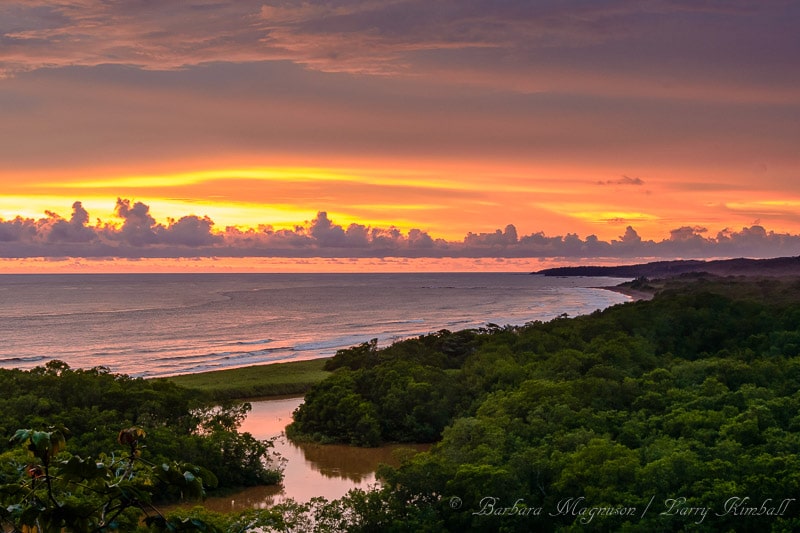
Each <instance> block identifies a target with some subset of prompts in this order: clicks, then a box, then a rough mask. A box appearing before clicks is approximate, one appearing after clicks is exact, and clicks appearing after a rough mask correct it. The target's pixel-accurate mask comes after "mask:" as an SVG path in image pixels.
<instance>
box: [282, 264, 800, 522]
mask: <svg viewBox="0 0 800 533" xmlns="http://www.w3.org/2000/svg"><path fill="white" fill-rule="evenodd" d="M330 367H331V369H334V368H336V371H335V372H334V374H333V375H332V376H331V377H330V378H328V379H327V380H326V381H324V382H322V383H321V384H320V385H318V386H317V387H315V389H314V390H312V391H311V392H309V394H308V396H307V401H306V403H305V404H304V405H303V406H301V407H300V408H299V409H298V411H297V412H296V415H295V420H296V422H295V423H294V425H293V426H292V428H291V429H292V434H293V435H296V436H301V437H305V438H309V437H311V438H317V439H322V440H328V441H340V442H350V443H357V444H362V445H372V444H376V443H378V442H381V441H384V440H405V439H411V440H435V439H441V440H440V442H439V443H438V444H437V445H436V446H435V447H434V448H433V450H432V451H431V452H429V453H424V454H420V455H418V456H416V457H415V458H414V459H412V460H410V461H408V462H406V463H405V464H404V465H403V466H402V467H400V468H399V469H391V468H386V469H384V470H382V471H381V475H382V477H383V479H384V482H385V484H384V488H383V489H381V490H380V491H379V492H375V493H371V494H368V495H366V496H365V498H366V501H369V502H371V507H369V509H370V510H369V512H367V513H365V514H363V515H362V517H361V519H359V520H360V521H357V522H354V523H351V524H350V526H348V529H350V530H364V531H366V530H384V529H383V528H384V526H386V528H388V529H387V530H392V529H394V530H397V531H410V530H425V529H426V528H427V529H428V530H449V531H498V530H503V531H530V530H538V531H552V530H560V529H562V528H573V527H574V528H577V529H578V530H586V531H595V530H596V531H609V530H625V531H679V530H684V529H691V530H693V531H728V530H732V531H764V530H770V529H772V530H775V531H792V530H797V529H798V528H800V518H799V517H800V513H799V512H798V511H800V502H799V501H798V498H799V497H798V496H797V495H798V494H800V459H799V458H798V456H797V452H798V450H800V415H799V414H798V413H800V282H798V281H797V280H795V279H782V280H775V279H773V280H757V281H752V280H749V281H744V280H736V279H716V278H708V279H706V278H704V277H702V276H701V277H700V279H694V278H691V279H688V278H683V279H680V280H677V281H675V282H673V283H672V284H667V285H666V288H665V289H664V290H662V291H661V292H660V293H659V294H658V295H657V296H656V297H655V298H654V299H653V300H651V301H642V302H637V303H634V304H625V305H620V306H615V307H613V308H610V309H607V310H605V311H602V312H597V313H594V314H592V315H590V316H585V317H578V318H573V319H568V318H560V319H556V320H553V321H551V322H548V323H533V324H529V325H527V326H525V327H518V328H517V327H513V328H512V327H506V328H499V327H495V326H490V327H489V328H486V329H484V330H481V331H469V332H459V333H450V332H446V331H443V332H439V333H437V334H434V335H428V336H426V337H422V338H420V339H414V340H410V341H405V342H401V343H397V344H395V345H393V346H391V347H389V348H386V349H383V350H378V349H377V348H376V347H375V346H374V345H371V344H369V343H368V344H365V345H362V346H360V347H356V348H354V349H351V350H346V351H342V352H340V353H339V354H337V356H336V357H335V358H334V359H333V360H332V361H331V362H330ZM349 505H351V509H352V505H354V503H353V502H352V501H351V502H350V504H349ZM387 524H390V525H387ZM379 525H380V527H379Z"/></svg>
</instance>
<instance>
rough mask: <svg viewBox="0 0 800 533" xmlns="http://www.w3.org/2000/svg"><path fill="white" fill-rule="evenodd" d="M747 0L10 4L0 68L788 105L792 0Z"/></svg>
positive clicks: (12, 0)
mask: <svg viewBox="0 0 800 533" xmlns="http://www.w3.org/2000/svg"><path fill="white" fill-rule="evenodd" d="M748 4H749V5H744V6H741V5H738V4H737V5H731V6H728V3H726V8H725V9H721V8H720V6H719V3H709V2H702V3H698V2H670V1H655V2H632V1H626V0H618V1H614V2H603V3H599V2H578V1H572V2H531V1H529V0H507V1H504V2H490V1H470V2H461V1H456V0H444V1H440V2H430V1H429V0H367V1H352V0H333V1H322V0H316V1H315V0H312V1H304V2H296V1H293V0H237V1H235V2H211V1H185V2H107V1H102V0H72V1H71V2H46V1H43V0H7V1H5V2H3V6H2V7H0V76H2V73H3V72H5V75H6V76H11V75H14V74H15V73H19V72H24V71H30V70H36V69H42V68H62V67H73V66H88V67H95V66H98V65H108V64H114V65H125V66H132V67H136V68H141V69H147V70H180V69H185V68H187V67H191V66H197V65H207V64H211V63H219V62H228V63H244V62H264V61H290V62H293V63H295V64H298V65H302V66H304V67H305V68H308V69H312V70H318V71H323V72H347V73H351V74H353V73H355V74H370V75H381V76H386V75H403V76H409V77H419V76H428V77H433V78H438V79H439V80H440V81H441V80H443V79H448V78H457V79H458V81H459V82H465V81H469V82H471V83H477V84H489V85H493V86H503V87H509V86H516V87H517V88H518V89H519V90H521V91H522V92H531V91H533V92H539V91H550V90H553V89H555V88H558V89H564V88H567V89H568V90H570V91H575V90H576V87H581V91H587V90H589V91H596V90H601V91H602V92H609V91H608V89H609V87H613V91H616V92H620V91H622V90H627V91H630V90H631V88H632V87H635V86H637V85H638V86H644V85H646V86H647V87H648V88H649V89H650V92H651V94H654V91H658V92H659V93H660V94H662V95H663V96H666V97H674V96H675V95H676V93H680V94H683V95H685V96H689V95H697V93H698V91H700V92H705V93H707V95H708V96H713V97H714V98H715V101H718V99H719V98H721V97H723V96H725V95H733V94H734V93H736V96H737V97H740V98H750V97H751V96H752V92H753V89H754V88H755V89H757V90H758V91H762V92H763V91H772V92H774V93H775V94H778V95H781V96H780V97H781V98H782V99H783V100H784V101H786V99H787V98H792V97H793V92H791V91H790V90H793V89H794V87H793V86H792V84H794V83H795V82H796V81H797V79H796V77H795V76H794V75H793V74H792V71H793V69H791V66H792V65H793V58H794V57H796V53H793V52H796V51H797V50H796V41H795V40H794V39H793V34H792V32H791V31H790V30H789V31H786V32H764V31H763V30H760V28H764V27H772V26H777V27H781V25H782V24H783V21H784V20H786V17H787V16H788V15H789V13H790V11H789V10H790V9H791V6H790V5H788V4H787V3H785V2H780V1H779V0H775V1H766V0H765V1H763V2H758V3H752V2H750V3H748ZM709 19H710V22H709ZM754 20H755V21H757V23H753V21H754ZM677 32H680V35H681V39H680V40H679V41H676V39H675V35H676V33H677ZM709 43H714V44H716V46H709ZM708 65H714V66H713V69H709V67H708ZM442 69H446V72H447V76H442V72H444V71H443V70H442ZM751 70H754V71H757V72H761V73H762V74H763V75H762V76H761V77H760V78H758V79H756V78H753V79H751V80H749V81H748V82H747V83H743V80H742V76H741V73H742V72H746V71H751ZM525 73H529V74H525ZM576 76H577V78H576ZM734 83H735V85H736V86H734ZM726 85H727V90H726V91H720V90H719V89H720V88H721V87H725V86H726ZM711 86H713V87H711ZM709 89H714V90H713V91H710V92H709Z"/></svg>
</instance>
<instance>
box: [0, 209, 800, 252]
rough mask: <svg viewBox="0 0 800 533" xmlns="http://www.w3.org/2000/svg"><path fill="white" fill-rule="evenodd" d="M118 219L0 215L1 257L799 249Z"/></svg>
mask: <svg viewBox="0 0 800 533" xmlns="http://www.w3.org/2000/svg"><path fill="white" fill-rule="evenodd" d="M115 213H116V216H117V218H118V220H117V221H105V222H103V221H100V220H98V221H97V223H96V224H95V225H93V226H92V225H89V220H90V217H89V213H88V212H86V210H85V209H84V208H83V205H82V204H81V202H75V203H74V204H73V206H72V215H71V217H70V218H69V219H68V220H67V219H64V218H62V217H60V216H59V215H57V214H55V213H51V212H47V213H46V214H45V216H44V217H42V218H40V219H31V218H22V217H16V218H14V219H11V220H3V219H0V257H5V258H26V257H123V258H146V257H297V258H302V257H340V258H360V257H431V258H440V257H466V258H481V257H508V258H528V257H529V258H560V259H571V260H578V259H592V258H618V259H625V258H640V257H648V258H663V259H670V258H711V257H713V258H718V257H776V256H791V255H800V235H792V234H788V233H776V232H774V231H769V230H767V229H766V228H764V227H763V226H760V225H753V226H750V227H744V228H741V229H739V230H735V229H731V228H725V229H723V230H722V231H719V232H718V233H717V234H716V235H711V234H710V232H709V231H708V229H707V228H703V227H699V226H682V227H678V228H674V229H672V230H671V231H670V232H669V236H668V237H667V238H665V239H663V240H660V241H654V240H645V239H643V238H642V237H641V236H640V235H639V234H638V233H637V231H636V230H635V229H634V228H633V227H632V226H628V227H627V228H626V229H625V232H624V233H623V234H622V235H620V236H619V237H618V238H616V239H611V240H608V241H604V240H601V239H599V238H598V237H597V236H596V235H588V236H586V237H581V236H579V235H578V234H575V233H567V234H565V235H556V236H548V235H546V234H544V232H536V233H532V234H529V235H519V234H518V232H517V229H516V227H515V226H514V225H513V224H509V225H507V226H506V227H505V228H504V229H503V230H500V229H497V230H496V231H494V232H488V233H472V232H470V233H468V234H467V235H466V236H465V237H464V239H463V240H462V241H445V240H443V239H437V238H434V237H432V236H431V235H429V234H428V233H427V232H425V231H423V230H421V229H418V228H417V229H411V230H409V231H408V232H403V231H401V230H399V229H398V228H396V227H388V228H381V227H372V226H367V225H363V224H355V223H354V224H350V225H349V226H347V227H344V226H342V225H340V224H337V223H336V221H335V220H333V219H331V218H330V217H329V216H328V213H327V212H325V211H320V212H319V213H317V215H316V217H315V218H314V219H313V220H308V221H305V222H304V223H302V224H298V225H296V226H295V227H293V228H291V229H275V228H274V227H272V226H271V225H268V224H264V225H260V226H258V227H255V228H238V227H227V228H224V229H217V228H215V226H214V221H213V220H211V219H210V218H209V217H207V216H196V215H188V216H183V217H180V218H178V219H174V218H170V219H168V220H167V223H166V224H162V223H159V222H157V221H156V220H155V219H154V218H153V216H152V215H151V214H150V208H149V206H148V205H147V204H145V203H143V202H131V201H130V200H128V199H122V198H120V199H118V200H117V203H116V209H115Z"/></svg>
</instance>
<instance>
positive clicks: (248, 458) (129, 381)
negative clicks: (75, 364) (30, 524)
mask: <svg viewBox="0 0 800 533" xmlns="http://www.w3.org/2000/svg"><path fill="white" fill-rule="evenodd" d="M207 401H208V399H207V398H206V397H205V396H204V395H203V394H202V393H199V392H196V391H190V390H187V389H183V388H181V387H178V386H177V385H175V384H173V383H170V382H168V381H165V380H143V379H134V378H130V377H128V376H125V375H117V374H111V373H110V372H108V370H107V369H104V368H94V369H90V370H73V369H70V368H69V366H67V365H66V364H65V363H63V362H60V361H51V362H49V363H47V365H45V366H44V367H37V368H35V369H33V370H30V371H21V370H0V435H7V436H8V437H10V436H12V435H14V434H15V431H17V429H19V428H31V429H30V430H27V431H29V433H28V434H27V435H28V438H33V437H32V436H35V435H43V434H45V433H48V432H51V431H53V430H52V429H50V428H62V429H60V430H59V433H58V434H60V435H61V436H62V438H63V439H64V440H65V444H66V445H67V446H68V448H69V451H70V452H71V453H72V454H74V455H75V456H76V457H81V458H88V457H94V458H101V457H103V456H104V455H108V454H111V453H112V452H114V451H115V450H118V447H119V442H117V440H116V436H117V435H118V433H119V429H120V428H121V427H139V428H141V429H142V431H144V432H146V434H147V446H146V448H144V449H143V450H141V451H142V459H146V460H147V461H149V462H150V463H152V464H156V465H162V464H168V465H169V464H173V463H179V464H191V465H194V466H195V467H197V468H199V469H202V471H203V472H205V473H206V474H205V475H204V476H202V477H203V479H204V480H205V481H206V483H205V485H206V487H207V488H209V487H210V488H213V487H215V486H219V487H220V488H230V487H238V486H243V485H256V484H274V483H277V482H279V481H280V479H281V475H282V474H281V469H280V466H279V465H278V463H277V462H276V461H274V460H273V458H272V456H271V448H272V443H271V442H268V441H259V440H257V439H255V438H254V437H253V436H252V435H250V434H249V433H239V432H238V430H237V428H238V427H239V425H240V423H241V422H242V420H243V419H244V417H245V416H246V415H247V412H248V411H249V409H250V405H249V404H246V403H244V404H242V403H229V404H223V405H219V406H214V407H209V406H208V405H209V404H208V403H207ZM55 434H56V433H54V435H55ZM17 435H22V434H19V433H18V434H17ZM20 438H22V437H18V438H17V439H12V440H11V441H7V440H6V439H2V440H0V483H15V482H16V481H17V479H18V476H19V474H20V472H19V468H18V465H19V464H20V462H21V461H23V460H24V458H21V457H20V455H19V454H20V451H19V448H18V444H19V441H20ZM38 438H44V437H38ZM23 440H24V439H23ZM56 448H59V449H60V448H63V446H61V445H59V446H56ZM98 461H99V462H103V463H105V464H107V465H108V464H109V463H108V461H105V460H104V459H98ZM112 462H113V461H112ZM98 464H99V463H98ZM211 479H213V480H214V483H213V484H212V483H209V481H210V480H211ZM155 489H156V490H155V491H154V492H153V497H154V498H155V499H157V500H169V499H170V498H173V497H175V496H176V494H174V493H173V492H171V491H170V490H168V489H167V487H166V486H163V487H161V486H156V487H155ZM8 501H9V500H4V502H8Z"/></svg>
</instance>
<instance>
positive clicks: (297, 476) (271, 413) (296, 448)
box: [203, 397, 429, 512]
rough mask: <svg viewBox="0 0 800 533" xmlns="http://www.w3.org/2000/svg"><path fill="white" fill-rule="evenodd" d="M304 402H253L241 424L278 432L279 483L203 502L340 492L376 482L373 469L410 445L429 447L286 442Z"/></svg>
mask: <svg viewBox="0 0 800 533" xmlns="http://www.w3.org/2000/svg"><path fill="white" fill-rule="evenodd" d="M302 402H303V398H302V397H295V398H282V399H277V400H263V401H254V402H251V404H252V406H253V409H252V411H251V412H250V414H249V415H248V417H247V419H246V420H245V421H244V423H243V424H242V427H241V428H240V431H243V432H244V431H247V432H249V433H251V434H252V435H253V436H254V437H256V438H257V439H269V438H273V437H278V438H277V439H276V440H275V450H276V451H277V452H279V453H280V454H281V456H282V457H283V458H284V459H286V463H285V469H284V472H283V474H284V478H283V483H282V485H280V486H272V487H251V488H248V489H245V490H243V491H241V492H238V493H236V494H232V495H230V496H227V497H211V498H207V499H206V501H205V502H204V504H203V505H204V506H205V507H207V508H209V509H212V510H214V511H220V512H229V511H238V510H243V509H252V508H264V507H269V506H271V505H274V504H276V503H279V502H281V501H284V500H286V499H289V498H291V499H293V500H296V501H298V502H306V501H308V500H310V499H311V498H313V497H315V496H323V497H325V498H327V499H329V500H333V499H336V498H341V497H342V496H344V495H345V494H347V491H349V490H350V489H353V488H361V489H366V488H368V487H369V486H370V485H374V484H375V483H376V480H375V469H376V468H377V467H378V465H379V464H380V463H387V464H393V465H397V464H399V462H400V458H401V457H403V456H405V455H407V454H408V453H413V452H411V451H410V450H413V451H422V450H426V449H428V448H429V445H426V444H410V445H389V446H381V447H378V448H355V447H352V446H341V445H332V444H331V445H322V444H313V443H299V444H296V443H293V442H290V441H289V440H288V439H287V438H286V437H285V436H283V430H284V428H285V427H286V425H287V424H288V423H289V422H291V421H292V412H293V411H294V410H295V409H296V408H297V406H299V405H300V404H301V403H302Z"/></svg>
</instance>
